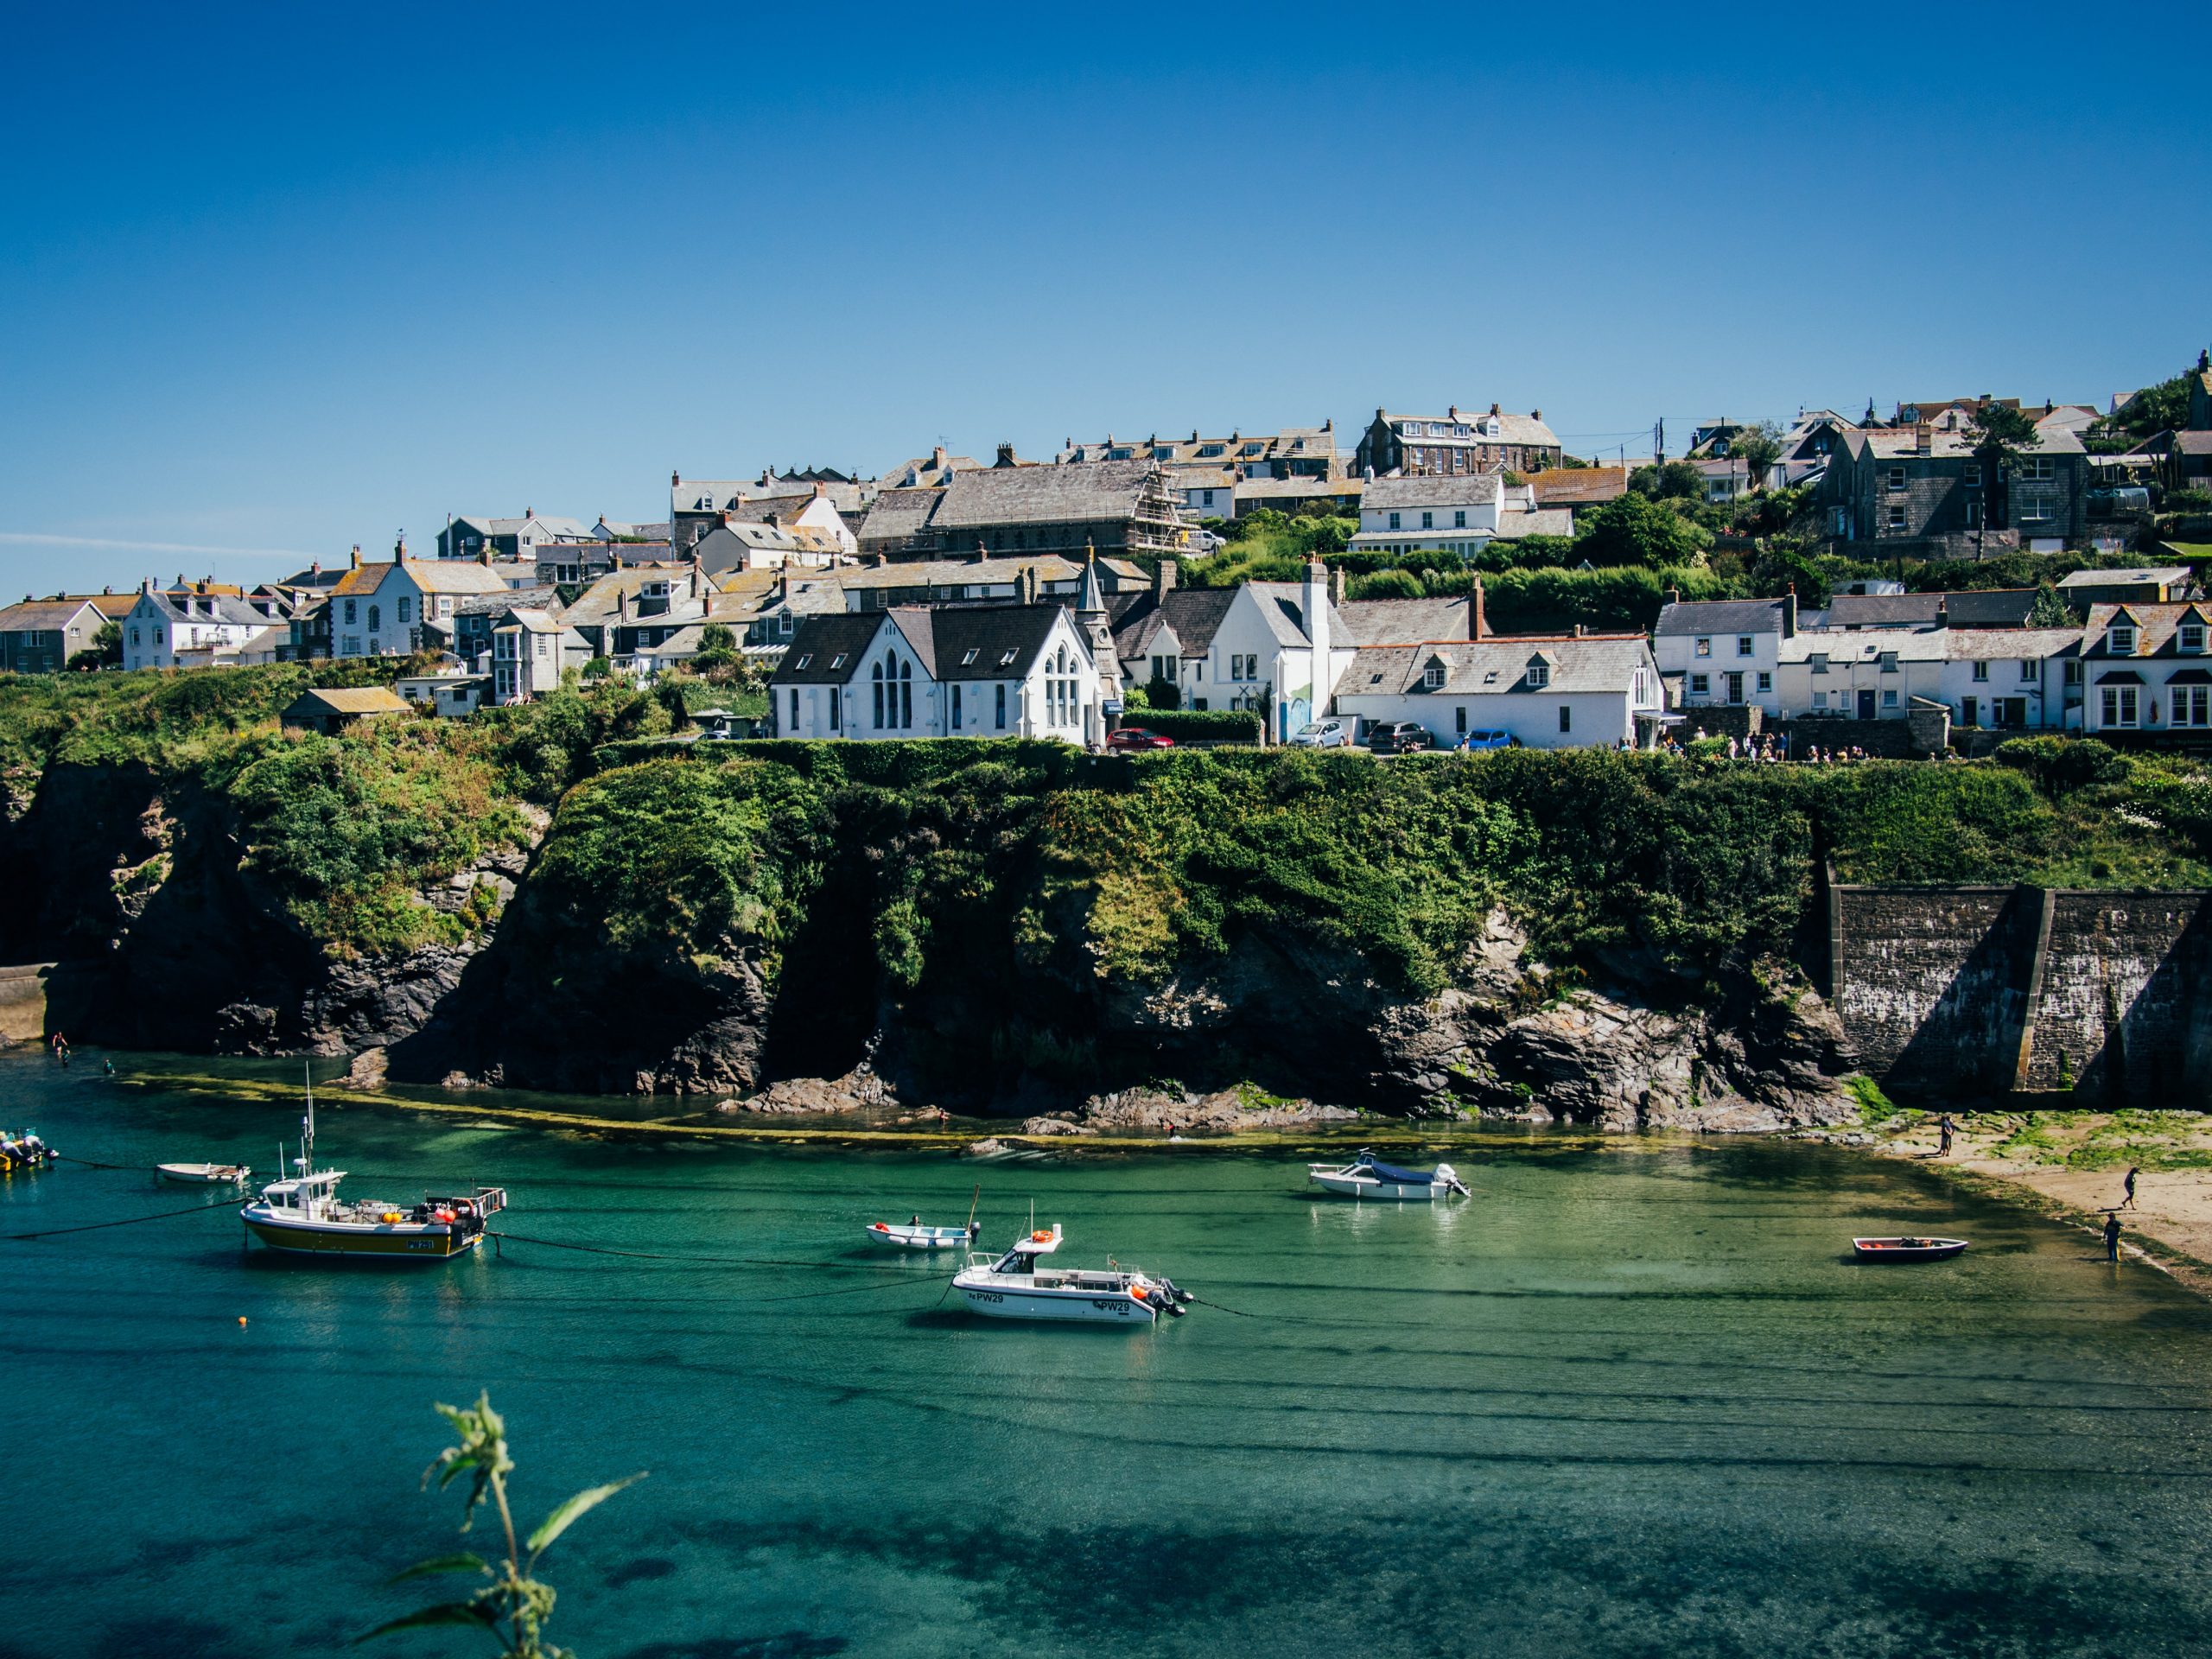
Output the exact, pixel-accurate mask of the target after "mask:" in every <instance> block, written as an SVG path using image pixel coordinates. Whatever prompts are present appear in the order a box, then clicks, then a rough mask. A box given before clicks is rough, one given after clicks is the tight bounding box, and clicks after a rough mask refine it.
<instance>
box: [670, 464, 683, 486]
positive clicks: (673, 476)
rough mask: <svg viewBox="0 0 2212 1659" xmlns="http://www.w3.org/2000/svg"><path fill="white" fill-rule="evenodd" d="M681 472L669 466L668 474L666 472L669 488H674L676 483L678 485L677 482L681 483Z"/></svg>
mask: <svg viewBox="0 0 2212 1659" xmlns="http://www.w3.org/2000/svg"><path fill="white" fill-rule="evenodd" d="M681 483H683V474H681V473H679V472H677V471H676V470H675V469H674V468H673V467H671V469H670V470H669V474H668V487H669V488H670V489H671V490H672V489H674V488H675V487H676V486H677V485H679V484H681Z"/></svg>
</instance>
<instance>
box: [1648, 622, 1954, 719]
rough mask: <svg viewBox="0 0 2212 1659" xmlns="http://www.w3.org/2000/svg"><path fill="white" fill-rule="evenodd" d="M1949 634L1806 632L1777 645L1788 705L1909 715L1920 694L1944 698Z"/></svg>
mask: <svg viewBox="0 0 2212 1659" xmlns="http://www.w3.org/2000/svg"><path fill="white" fill-rule="evenodd" d="M1948 636H1949V631H1948V629H1944V628H1883V629H1881V630H1879V631H1868V632H1844V631H1842V630H1840V629H1834V628H1822V629H1814V630H1806V631H1802V632H1798V633H1797V634H1796V635H1795V636H1793V637H1792V638H1790V639H1784V640H1783V641H1782V643H1781V645H1780V646H1779V647H1778V648H1777V659H1778V660H1777V666H1776V670H1775V683H1776V685H1777V689H1778V690H1779V691H1780V693H1781V702H1782V712H1783V714H1785V715H1790V716H1792V717H1796V716H1799V715H1838V716H1849V717H1852V718H1853V719H1858V720H1903V719H1904V717H1905V715H1906V713H1907V712H1908V711H1909V710H1910V709H1911V707H1912V700H1913V699H1914V698H1915V697H1922V698H1925V699H1927V700H1929V702H1941V701H1942V696H1943V672H1944V667H1945V664H1948V662H1949V661H1950V654H1951V649H1950V642H1949V637H1948ZM1682 712H1683V713H1684V714H1685V715H1688V716H1689V717H1690V720H1691V722H1692V725H1693V727H1694V724H1695V720H1696V713H1697V711H1696V709H1695V708H1694V707H1692V706H1690V705H1688V704H1685V706H1684V708H1683V710H1682Z"/></svg>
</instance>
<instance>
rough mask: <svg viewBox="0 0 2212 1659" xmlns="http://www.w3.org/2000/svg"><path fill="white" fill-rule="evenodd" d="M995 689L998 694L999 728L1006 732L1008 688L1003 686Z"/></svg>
mask: <svg viewBox="0 0 2212 1659" xmlns="http://www.w3.org/2000/svg"><path fill="white" fill-rule="evenodd" d="M995 690H997V692H998V722H997V723H998V728H999V730H1001V731H1004V730H1006V687H1004V686H1003V685H1001V686H998V687H996V688H995Z"/></svg>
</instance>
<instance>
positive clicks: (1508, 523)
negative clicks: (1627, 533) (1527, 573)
mask: <svg viewBox="0 0 2212 1659" xmlns="http://www.w3.org/2000/svg"><path fill="white" fill-rule="evenodd" d="M1573 533H1574V513H1573V510H1572V509H1571V508H1567V507H1545V506H1541V505H1538V504H1537V500H1536V494H1535V488H1534V486H1531V485H1529V484H1527V483H1521V484H1515V485H1510V486H1509V485H1508V484H1507V483H1506V481H1505V474H1503V473H1475V474H1465V475H1449V474H1447V475H1446V476H1444V477H1429V476H1415V477H1405V478H1376V479H1370V480H1368V481H1367V485H1366V487H1365V489H1364V491H1363V493H1362V494H1361V496H1360V501H1359V533H1358V534H1357V536H1354V537H1352V538H1351V546H1352V550H1353V551H1354V552H1356V553H1358V552H1375V553H1399V554H1405V553H1454V554H1457V555H1459V556H1460V557H1461V558H1463V559H1469V558H1472V557H1473V556H1475V555H1477V554H1478V553H1480V552H1481V551H1482V550H1483V549H1484V546H1486V545H1487V544H1488V543H1491V542H1493V541H1498V540H1505V541H1515V540H1518V539H1519V538H1520V537H1523V536H1572V535H1573Z"/></svg>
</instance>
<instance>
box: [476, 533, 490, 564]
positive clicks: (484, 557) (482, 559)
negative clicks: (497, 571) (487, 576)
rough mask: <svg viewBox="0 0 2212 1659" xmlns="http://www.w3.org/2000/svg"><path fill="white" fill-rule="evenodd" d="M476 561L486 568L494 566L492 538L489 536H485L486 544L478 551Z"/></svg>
mask: <svg viewBox="0 0 2212 1659" xmlns="http://www.w3.org/2000/svg"><path fill="white" fill-rule="evenodd" d="M476 563H479V564H480V565H482V566H483V567H484V568H485V569H486V570H489V569H491V568H492V538H491V537H488V536H487V537H485V538H484V545H483V546H482V547H480V548H479V549H478V550H477V551H476Z"/></svg>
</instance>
